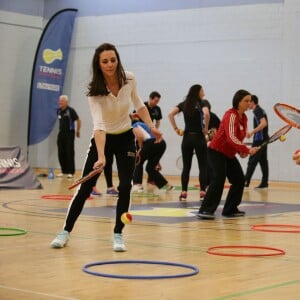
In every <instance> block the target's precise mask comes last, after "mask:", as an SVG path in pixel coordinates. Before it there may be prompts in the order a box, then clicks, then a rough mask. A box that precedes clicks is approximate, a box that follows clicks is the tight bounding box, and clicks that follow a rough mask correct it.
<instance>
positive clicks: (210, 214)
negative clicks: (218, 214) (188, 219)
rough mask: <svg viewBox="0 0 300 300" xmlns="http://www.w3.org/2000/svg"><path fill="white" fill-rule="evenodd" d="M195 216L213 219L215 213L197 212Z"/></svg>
mask: <svg viewBox="0 0 300 300" xmlns="http://www.w3.org/2000/svg"><path fill="white" fill-rule="evenodd" d="M197 217H198V218H199V219H202V220H214V218H215V215H214V214H212V213H209V212H206V211H202V212H199V213H198V214H197Z"/></svg>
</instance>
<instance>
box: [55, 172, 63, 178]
mask: <svg viewBox="0 0 300 300" xmlns="http://www.w3.org/2000/svg"><path fill="white" fill-rule="evenodd" d="M63 176H64V174H63V173H58V174H57V175H56V177H63Z"/></svg>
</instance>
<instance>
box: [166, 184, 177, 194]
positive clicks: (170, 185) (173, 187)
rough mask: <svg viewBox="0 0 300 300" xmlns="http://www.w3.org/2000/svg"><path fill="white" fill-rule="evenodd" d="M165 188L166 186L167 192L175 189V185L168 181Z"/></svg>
mask: <svg viewBox="0 0 300 300" xmlns="http://www.w3.org/2000/svg"><path fill="white" fill-rule="evenodd" d="M165 188H166V191H167V192H170V191H173V190H175V186H173V185H172V184H170V183H167V184H166V185H165Z"/></svg>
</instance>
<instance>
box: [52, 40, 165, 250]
mask: <svg viewBox="0 0 300 300" xmlns="http://www.w3.org/2000/svg"><path fill="white" fill-rule="evenodd" d="M87 96H88V103H89V107H90V111H91V116H92V121H93V130H94V132H93V136H92V138H91V142H90V146H89V149H88V153H87V157H86V159H85V164H84V167H83V174H82V175H83V176H86V175H87V174H89V173H90V172H91V171H92V170H93V169H97V168H99V169H100V170H101V169H103V167H104V166H105V164H106V154H107V153H113V154H114V155H115V158H116V163H117V170H118V177H119V186H118V190H119V196H118V200H117V205H116V220H115V226H114V235H113V250H114V251H116V252H122V251H126V247H125V244H124V240H123V235H122V230H123V228H124V224H123V222H122V221H121V216H122V214H123V213H125V212H127V211H128V209H129V205H130V190H131V181H132V176H133V171H134V168H135V161H136V147H135V138H134V134H133V132H132V127H131V119H130V117H129V112H130V111H131V106H132V105H133V106H134V108H135V110H136V111H137V113H138V114H139V116H140V117H141V119H142V120H143V121H144V122H145V123H146V124H147V125H148V127H149V128H150V130H151V133H152V134H153V135H154V137H155V138H156V140H157V141H158V142H159V141H160V140H161V139H162V134H161V132H160V131H159V130H158V129H157V128H155V126H154V124H153V122H152V121H151V118H150V115H149V112H148V110H147V108H146V107H145V105H144V103H143V101H142V100H141V98H140V96H139V93H138V90H137V83H136V79H135V76H134V74H133V73H131V72H127V71H124V69H123V66H122V63H121V59H120V56H119V53H118V51H117V49H116V47H115V46H114V45H112V44H109V43H104V44H102V45H100V46H99V47H98V48H97V49H96V50H95V53H94V56H93V60H92V79H91V81H90V83H89V85H88V92H87ZM99 174H100V173H99V172H98V174H97V175H95V176H93V177H92V178H90V179H89V180H88V181H85V182H84V183H82V184H80V185H79V186H78V188H77V190H76V192H75V194H74V196H73V198H72V200H71V202H70V205H69V209H68V213H67V216H66V221H65V224H64V226H63V231H61V232H59V233H58V235H57V236H56V238H55V239H54V240H53V241H52V242H51V247H53V248H63V247H64V246H66V244H67V242H68V240H69V236H70V232H71V231H72V230H73V227H74V225H75V222H76V220H77V218H78V217H79V215H80V213H81V211H82V209H83V206H84V203H85V201H86V199H87V198H88V197H89V196H90V194H91V191H92V189H93V186H95V183H96V181H97V179H98V177H99Z"/></svg>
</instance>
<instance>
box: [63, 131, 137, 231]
mask: <svg viewBox="0 0 300 300" xmlns="http://www.w3.org/2000/svg"><path fill="white" fill-rule="evenodd" d="M107 152H109V153H113V154H114V155H115V157H116V163H117V169H118V177H119V186H118V190H119V197H118V200H117V207H116V222H115V227H114V233H122V229H123V228H124V224H123V223H122V221H121V215H122V214H123V213H124V212H127V211H128V209H129V205H130V190H131V180H132V176H133V171H134V166H135V157H136V148H135V141H134V135H133V133H132V130H129V131H127V132H125V133H122V134H116V135H112V134H107V135H106V143H105V153H107ZM97 159H98V153H97V149H96V144H95V141H94V139H92V140H91V144H90V148H89V151H88V155H87V158H86V161H85V164H84V168H83V174H82V176H85V175H87V174H88V173H89V172H90V171H92V170H93V165H94V163H95V162H96V161H97ZM98 177H99V175H96V176H94V177H93V178H91V179H90V180H88V181H86V182H85V183H83V184H81V185H80V186H79V187H78V189H77V190H76V192H75V194H74V196H73V198H72V200H71V203H70V205H69V209H68V213H67V218H66V222H65V225H64V229H65V230H67V231H68V232H71V231H72V229H73V227H74V224H75V222H76V220H77V218H78V217H79V215H80V213H81V211H82V209H83V206H84V203H85V201H86V199H87V198H88V197H89V196H90V194H91V191H92V189H93V187H94V186H95V184H96V181H97V179H98Z"/></svg>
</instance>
